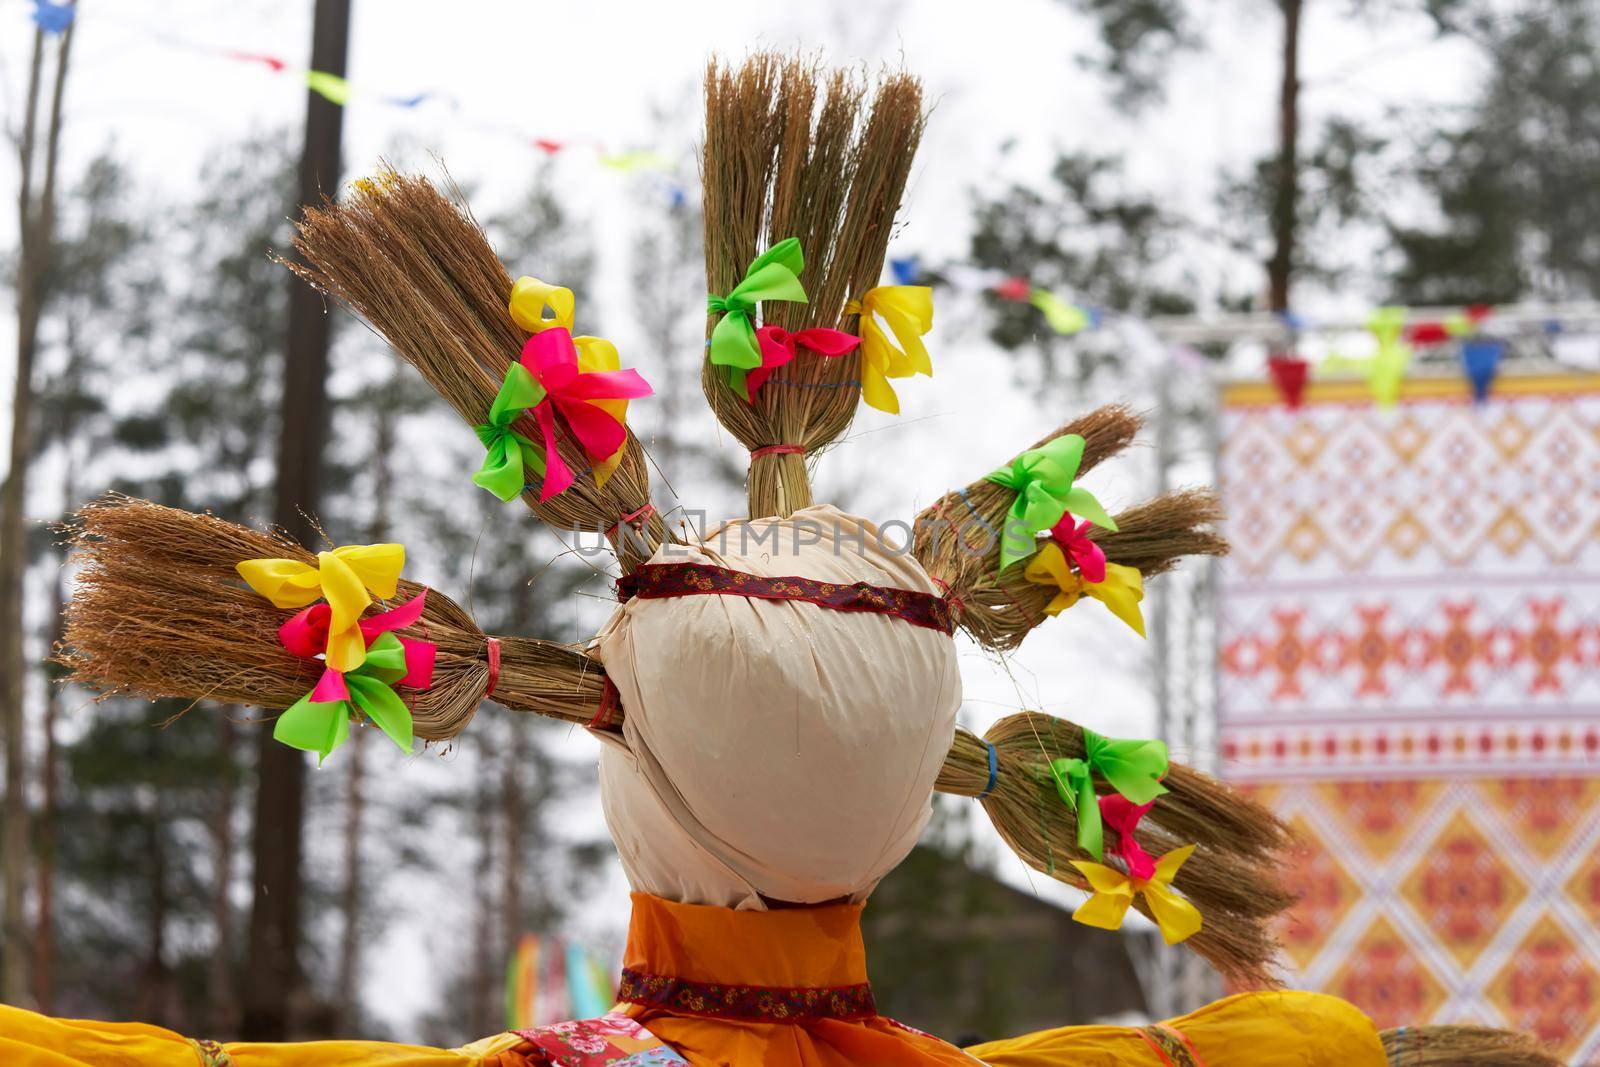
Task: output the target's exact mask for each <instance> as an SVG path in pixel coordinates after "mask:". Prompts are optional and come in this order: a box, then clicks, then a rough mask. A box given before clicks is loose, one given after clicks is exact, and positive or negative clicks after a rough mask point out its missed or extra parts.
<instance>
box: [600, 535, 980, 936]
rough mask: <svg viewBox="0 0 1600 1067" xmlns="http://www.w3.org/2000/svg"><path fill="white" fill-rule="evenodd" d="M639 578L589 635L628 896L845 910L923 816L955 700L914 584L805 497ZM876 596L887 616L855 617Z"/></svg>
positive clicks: (911, 564) (885, 554) (912, 568)
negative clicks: (618, 716)
mask: <svg viewBox="0 0 1600 1067" xmlns="http://www.w3.org/2000/svg"><path fill="white" fill-rule="evenodd" d="M640 574H641V577H642V579H643V580H642V581H639V582H637V583H634V584H632V585H630V584H629V583H628V582H625V583H624V586H625V591H626V592H631V594H632V595H631V597H630V599H628V600H627V601H626V602H625V603H624V605H623V606H622V607H621V608H620V609H619V610H618V612H617V614H616V615H615V617H614V618H613V619H612V621H611V623H610V624H609V625H608V626H607V627H606V628H605V629H604V630H603V631H602V633H601V635H600V638H599V642H598V651H599V655H600V658H601V659H602V660H603V661H604V663H605V665H606V671H607V675H608V677H609V678H610V680H611V681H612V682H613V683H614V684H615V686H616V688H617V691H618V693H619V694H620V698H621V699H620V703H621V706H622V708H623V709H624V710H625V716H626V717H625V719H624V720H623V722H622V727H621V732H620V736H618V737H613V738H610V739H608V740H609V741H610V743H608V744H607V745H606V747H605V748H604V749H603V750H602V756H601V768H600V769H601V789H602V793H603V796H604V799H605V808H606V814H607V818H608V820H609V822H610V824H611V827H612V831H613V836H614V837H615V839H616V840H617V841H618V843H619V849H620V851H621V855H622V862H623V866H624V868H625V869H626V870H627V871H628V874H629V877H630V880H631V882H632V884H633V885H634V887H635V888H636V889H640V890H643V891H646V892H651V893H655V894H657V895H667V896H671V897H672V899H675V900H684V901H687V902H692V903H699V904H713V905H718V906H723V907H746V908H749V907H761V906H764V904H763V901H767V900H777V901H784V902H789V903H818V902H821V901H826V900H833V899H836V898H839V897H852V898H855V899H862V898H864V897H865V896H866V894H867V893H868V892H870V890H871V888H872V887H873V886H874V885H875V884H876V883H877V881H878V879H880V878H881V877H883V875H884V874H886V873H888V871H889V870H890V869H892V868H893V867H894V866H895V865H896V864H898V863H899V862H900V860H901V859H902V858H903V857H904V856H905V854H906V853H907V852H909V851H910V849H911V847H912V846H913V845H914V844H915V843H916V841H917V838H918V835H919V834H920V832H921V830H922V827H923V825H924V824H925V823H926V821H927V819H928V817H929V814H930V812H931V802H932V797H933V783H934V779H935V778H936V777H937V775H938V774H939V771H940V768H941V767H942V765H943V763H944V760H945V754H946V753H947V752H948V750H949V748H950V742H951V738H952V736H953V732H954V729H955V714H956V710H957V708H959V706H960V703H961V682H960V674H959V671H958V670H957V666H956V655H955V647H954V644H953V643H952V642H951V640H950V637H949V633H948V630H947V629H940V628H939V626H938V621H937V618H936V617H935V614H936V613H937V609H938V591H937V589H936V588H935V586H934V585H933V583H932V582H931V581H930V580H929V579H928V577H927V575H926V574H924V573H923V572H922V568H921V566H920V565H918V564H917V562H916V560H915V559H913V558H911V557H910V556H909V555H906V554H903V553H896V552H894V551H893V549H892V547H890V546H888V545H886V544H885V539H883V538H880V535H879V532H878V531H877V529H876V528H874V527H873V525H872V524H871V523H868V522H866V521H865V520H862V519H860V518H858V517H856V516H852V515H848V514H845V513H844V512H841V511H839V510H838V509H836V508H832V507H827V506H820V505H814V506H812V507H809V508H804V509H802V510H800V511H798V512H796V513H795V514H794V515H792V516H790V517H789V518H788V519H782V520H780V519H757V520H750V521H748V522H738V523H731V524H729V525H728V526H727V527H725V528H723V529H722V530H720V531H718V532H717V533H715V534H713V535H712V536H711V537H710V538H708V539H707V540H706V541H705V542H704V543H702V544H698V545H692V546H673V547H670V548H667V549H663V550H662V551H660V552H658V553H657V555H656V557H655V558H654V559H652V560H651V562H650V563H649V564H648V565H647V566H646V567H644V568H643V569H642V570H641V572H640ZM879 591H882V592H883V595H884V596H886V597H894V596H896V595H898V597H899V600H900V602H901V603H903V604H904V605H905V608H904V610H905V613H906V614H905V617H899V616H897V615H895V614H894V613H893V610H892V605H885V606H882V609H881V610H865V609H863V608H862V605H863V604H865V603H866V602H867V601H868V599H869V598H872V597H874V596H876V595H877V594H878V593H879ZM719 592H720V593H725V594H729V595H718V594H719ZM846 602H848V603H849V604H850V605H853V608H850V609H847V608H845V607H843V606H841V605H842V604H844V603H846ZM858 609H859V610H858ZM928 609H932V611H933V612H934V613H935V614H928ZM907 618H915V619H917V620H919V621H918V622H909V621H907ZM824 783H825V787H821V786H823V785H824ZM819 787H821V788H819ZM668 823H670V824H672V825H674V826H675V827H676V829H675V831H674V832H672V833H662V834H654V833H650V832H648V829H645V830H643V831H641V828H648V827H651V826H665V825H667V824H668Z"/></svg>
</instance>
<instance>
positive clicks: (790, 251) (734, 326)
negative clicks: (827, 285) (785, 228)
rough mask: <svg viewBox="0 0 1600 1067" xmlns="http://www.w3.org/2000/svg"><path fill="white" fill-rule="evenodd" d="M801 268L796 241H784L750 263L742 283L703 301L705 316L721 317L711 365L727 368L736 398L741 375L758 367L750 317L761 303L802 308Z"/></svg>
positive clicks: (741, 385)
mask: <svg viewBox="0 0 1600 1067" xmlns="http://www.w3.org/2000/svg"><path fill="white" fill-rule="evenodd" d="M805 265H806V260H805V254H804V253H803V252H802V251H801V250H800V241H799V239H798V238H795V237H789V238H785V239H784V240H782V241H779V242H778V243H777V244H775V245H773V246H772V247H771V248H769V249H767V250H766V251H765V252H763V253H761V255H759V256H757V257H756V258H755V259H753V260H751V261H750V267H749V269H747V270H746V271H745V272H744V281H742V282H740V283H739V284H738V285H736V286H734V287H733V290H732V291H731V292H730V293H728V295H727V296H718V295H716V294H715V293H712V294H710V295H708V296H707V297H706V314H708V315H721V316H722V318H721V320H720V321H718V323H717V325H716V326H715V327H714V328H713V329H712V331H711V362H712V363H714V364H716V365H717V366H719V367H727V368H728V373H729V384H730V385H732V386H733V388H734V390H735V391H736V392H738V394H739V395H740V396H744V395H745V388H744V376H745V372H747V371H751V370H754V369H755V368H757V367H759V366H761V346H760V345H759V344H758V343H757V341H756V327H755V322H754V321H753V320H752V318H751V315H752V313H753V312H754V311H755V309H756V305H757V304H759V303H761V301H763V300H788V301H792V302H794V303H799V304H804V303H805V302H806V291H805V288H804V287H803V286H801V284H800V272H801V271H802V270H804V269H805Z"/></svg>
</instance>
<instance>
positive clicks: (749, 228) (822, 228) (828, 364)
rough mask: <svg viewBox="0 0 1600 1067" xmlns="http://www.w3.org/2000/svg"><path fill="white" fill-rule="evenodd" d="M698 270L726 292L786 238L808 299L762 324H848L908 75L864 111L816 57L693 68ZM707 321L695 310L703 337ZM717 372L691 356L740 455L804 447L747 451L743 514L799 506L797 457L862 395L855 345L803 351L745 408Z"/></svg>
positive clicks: (889, 176)
mask: <svg viewBox="0 0 1600 1067" xmlns="http://www.w3.org/2000/svg"><path fill="white" fill-rule="evenodd" d="M705 96H706V137H705V148H704V153H703V157H702V166H701V173H702V179H703V182H704V186H705V193H704V197H705V200H704V205H705V249H706V280H707V285H708V287H709V289H710V290H711V291H712V292H715V293H726V292H728V291H729V290H730V289H732V288H733V287H734V286H735V285H737V284H738V283H739V282H740V281H741V280H742V279H743V277H744V272H745V270H746V268H747V267H748V266H749V265H750V261H751V260H752V259H754V258H755V257H756V256H757V255H758V254H759V253H761V252H762V251H765V250H766V248H768V247H770V246H771V245H773V244H775V243H777V242H778V241H781V240H783V239H785V238H788V237H795V238H798V239H799V241H800V246H801V249H802V251H803V252H804V253H805V258H806V267H805V272H804V273H803V275H802V276H801V278H802V282H803V284H804V285H805V289H806V293H807V296H808V297H809V302H808V303H806V304H800V303H789V302H772V303H768V304H763V305H762V309H761V311H762V316H763V321H764V322H767V323H771V324H773V325H777V326H781V327H783V328H784V329H787V330H791V331H793V330H801V329H807V328H810V327H814V326H823V327H830V328H837V329H842V330H846V331H847V332H852V333H854V332H856V330H857V329H858V321H857V316H854V315H846V314H845V313H844V305H845V303H846V302H847V301H849V300H852V299H856V298H859V297H860V296H861V295H862V294H863V293H864V292H865V291H866V290H867V289H869V288H871V287H872V286H873V285H874V284H875V283H876V282H877V279H878V276H879V275H880V274H881V273H882V271H883V261H884V256H885V255H886V254H887V251H888V245H889V236H890V232H891V230H892V228H893V224H894V216H895V212H896V211H897V210H898V209H899V206H900V198H901V195H902V193H903V192H904V191H905V184H906V180H907V178H908V177H909V175H910V172H911V162H912V158H913V156H914V155H915V153H916V147H917V143H918V141H919V140H920V139H921V137H922V129H923V122H924V115H923V111H922V88H921V84H920V83H919V82H918V81H917V80H916V79H915V78H913V77H911V76H910V75H908V74H904V73H895V74H889V75H887V76H885V77H884V78H883V79H882V80H881V81H880V82H879V84H878V85H877V87H876V89H875V91H874V93H873V95H872V97H871V103H870V108H868V106H867V99H868V94H867V89H866V86H865V84H864V83H863V81H862V79H860V78H859V77H857V76H855V75H853V74H851V73H849V72H846V71H839V70H834V71H824V70H823V69H822V68H821V66H820V65H819V64H818V63H816V62H815V61H811V60H806V59H801V58H798V57H780V56H778V55H775V54H773V53H758V54H757V55H754V56H752V57H751V58H750V59H749V60H747V61H746V62H745V63H744V65H743V66H741V67H739V68H738V69H737V70H735V69H731V68H729V67H726V66H723V65H722V64H721V63H719V62H717V61H713V62H712V63H711V65H710V66H709V67H708V68H707V70H706V82H705ZM716 321H717V320H716V318H715V317H712V318H710V319H709V320H708V322H707V326H706V335H707V337H709V336H710V333H711V329H712V327H714V326H715V324H716ZM725 373H726V372H725V370H724V369H723V368H720V367H717V366H715V365H714V364H712V363H711V362H710V358H709V353H708V355H707V358H706V360H705V361H704V363H703V365H702V373H701V385H702V387H703V389H704V390H705V394H706V398H707V400H708V401H709V402H710V404H711V407H712V410H713V411H714V412H715V413H716V416H717V419H718V421H720V422H721V423H722V425H723V426H725V427H727V429H728V431H729V432H730V433H731V434H733V436H734V437H735V438H737V439H738V440H739V442H740V443H741V444H743V445H744V446H745V447H746V448H747V449H750V450H752V451H754V450H756V449H760V448H764V447H768V446H772V445H790V446H797V447H800V448H803V449H804V450H805V451H804V452H803V453H794V452H778V453H766V454H763V455H760V456H754V457H752V459H751V462H750V474H749V486H748V489H749V499H750V515H751V516H752V517H763V516H768V515H778V516H786V515H789V514H791V513H793V512H794V511H796V510H798V509H800V508H802V507H805V506H806V505H808V504H810V503H811V488H810V482H809V479H808V476H807V473H806V460H807V457H808V456H815V455H816V454H817V453H819V452H820V451H822V450H823V449H825V448H827V447H828V446H829V445H831V444H832V443H833V442H834V441H835V440H837V439H838V437H839V436H840V435H841V434H843V433H844V431H845V429H846V428H848V427H849V425H850V422H851V420H852V418H854V415H855V409H856V405H857V403H858V402H859V401H860V397H861V383H860V379H861V357H860V353H859V352H856V353H852V354H851V355H848V356H844V357H839V358H835V359H820V358H815V357H811V356H806V355H804V354H802V355H801V356H800V357H799V358H797V359H795V360H793V361H791V362H790V363H789V364H788V365H787V366H785V367H784V368H783V369H782V370H781V371H779V372H778V373H777V374H776V375H774V376H773V377H772V378H770V379H768V381H767V382H766V383H765V384H764V385H763V386H762V387H761V388H760V390H758V391H757V393H756V397H755V402H754V403H753V404H752V403H751V402H749V401H748V400H747V399H746V398H745V397H743V396H741V395H739V393H738V392H736V391H735V390H734V389H733V388H732V387H730V386H729V385H728V382H727V379H726V377H725Z"/></svg>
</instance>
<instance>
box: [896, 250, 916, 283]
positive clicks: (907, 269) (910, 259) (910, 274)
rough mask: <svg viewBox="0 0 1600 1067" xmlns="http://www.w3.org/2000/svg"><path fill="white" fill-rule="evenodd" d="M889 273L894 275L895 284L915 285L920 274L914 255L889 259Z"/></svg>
mask: <svg viewBox="0 0 1600 1067" xmlns="http://www.w3.org/2000/svg"><path fill="white" fill-rule="evenodd" d="M889 273H891V274H893V275H894V283H895V284H896V285H916V284H917V279H918V278H919V277H920V276H921V275H922V271H921V270H920V269H919V267H918V265H917V257H916V256H906V257H904V258H903V259H891V260H889Z"/></svg>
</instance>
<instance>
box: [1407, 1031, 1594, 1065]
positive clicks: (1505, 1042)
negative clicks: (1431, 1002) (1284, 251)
mask: <svg viewBox="0 0 1600 1067" xmlns="http://www.w3.org/2000/svg"><path fill="white" fill-rule="evenodd" d="M1378 1037H1379V1039H1380V1040H1382V1041H1383V1052H1384V1055H1386V1056H1387V1057H1388V1058H1389V1064H1390V1067H1561V1065H1562V1063H1563V1062H1564V1061H1563V1060H1562V1059H1561V1058H1560V1057H1558V1056H1555V1055H1552V1054H1551V1053H1550V1052H1549V1051H1548V1050H1547V1049H1546V1048H1545V1047H1544V1046H1543V1045H1541V1044H1540V1043H1539V1040H1538V1038H1536V1037H1534V1036H1533V1035H1532V1034H1525V1033H1521V1032H1520V1031H1517V1030H1495V1029H1491V1028H1490V1027H1487V1026H1400V1027H1396V1028H1395V1029H1393V1030H1385V1031H1383V1032H1382V1033H1380V1034H1379V1035H1378Z"/></svg>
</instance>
